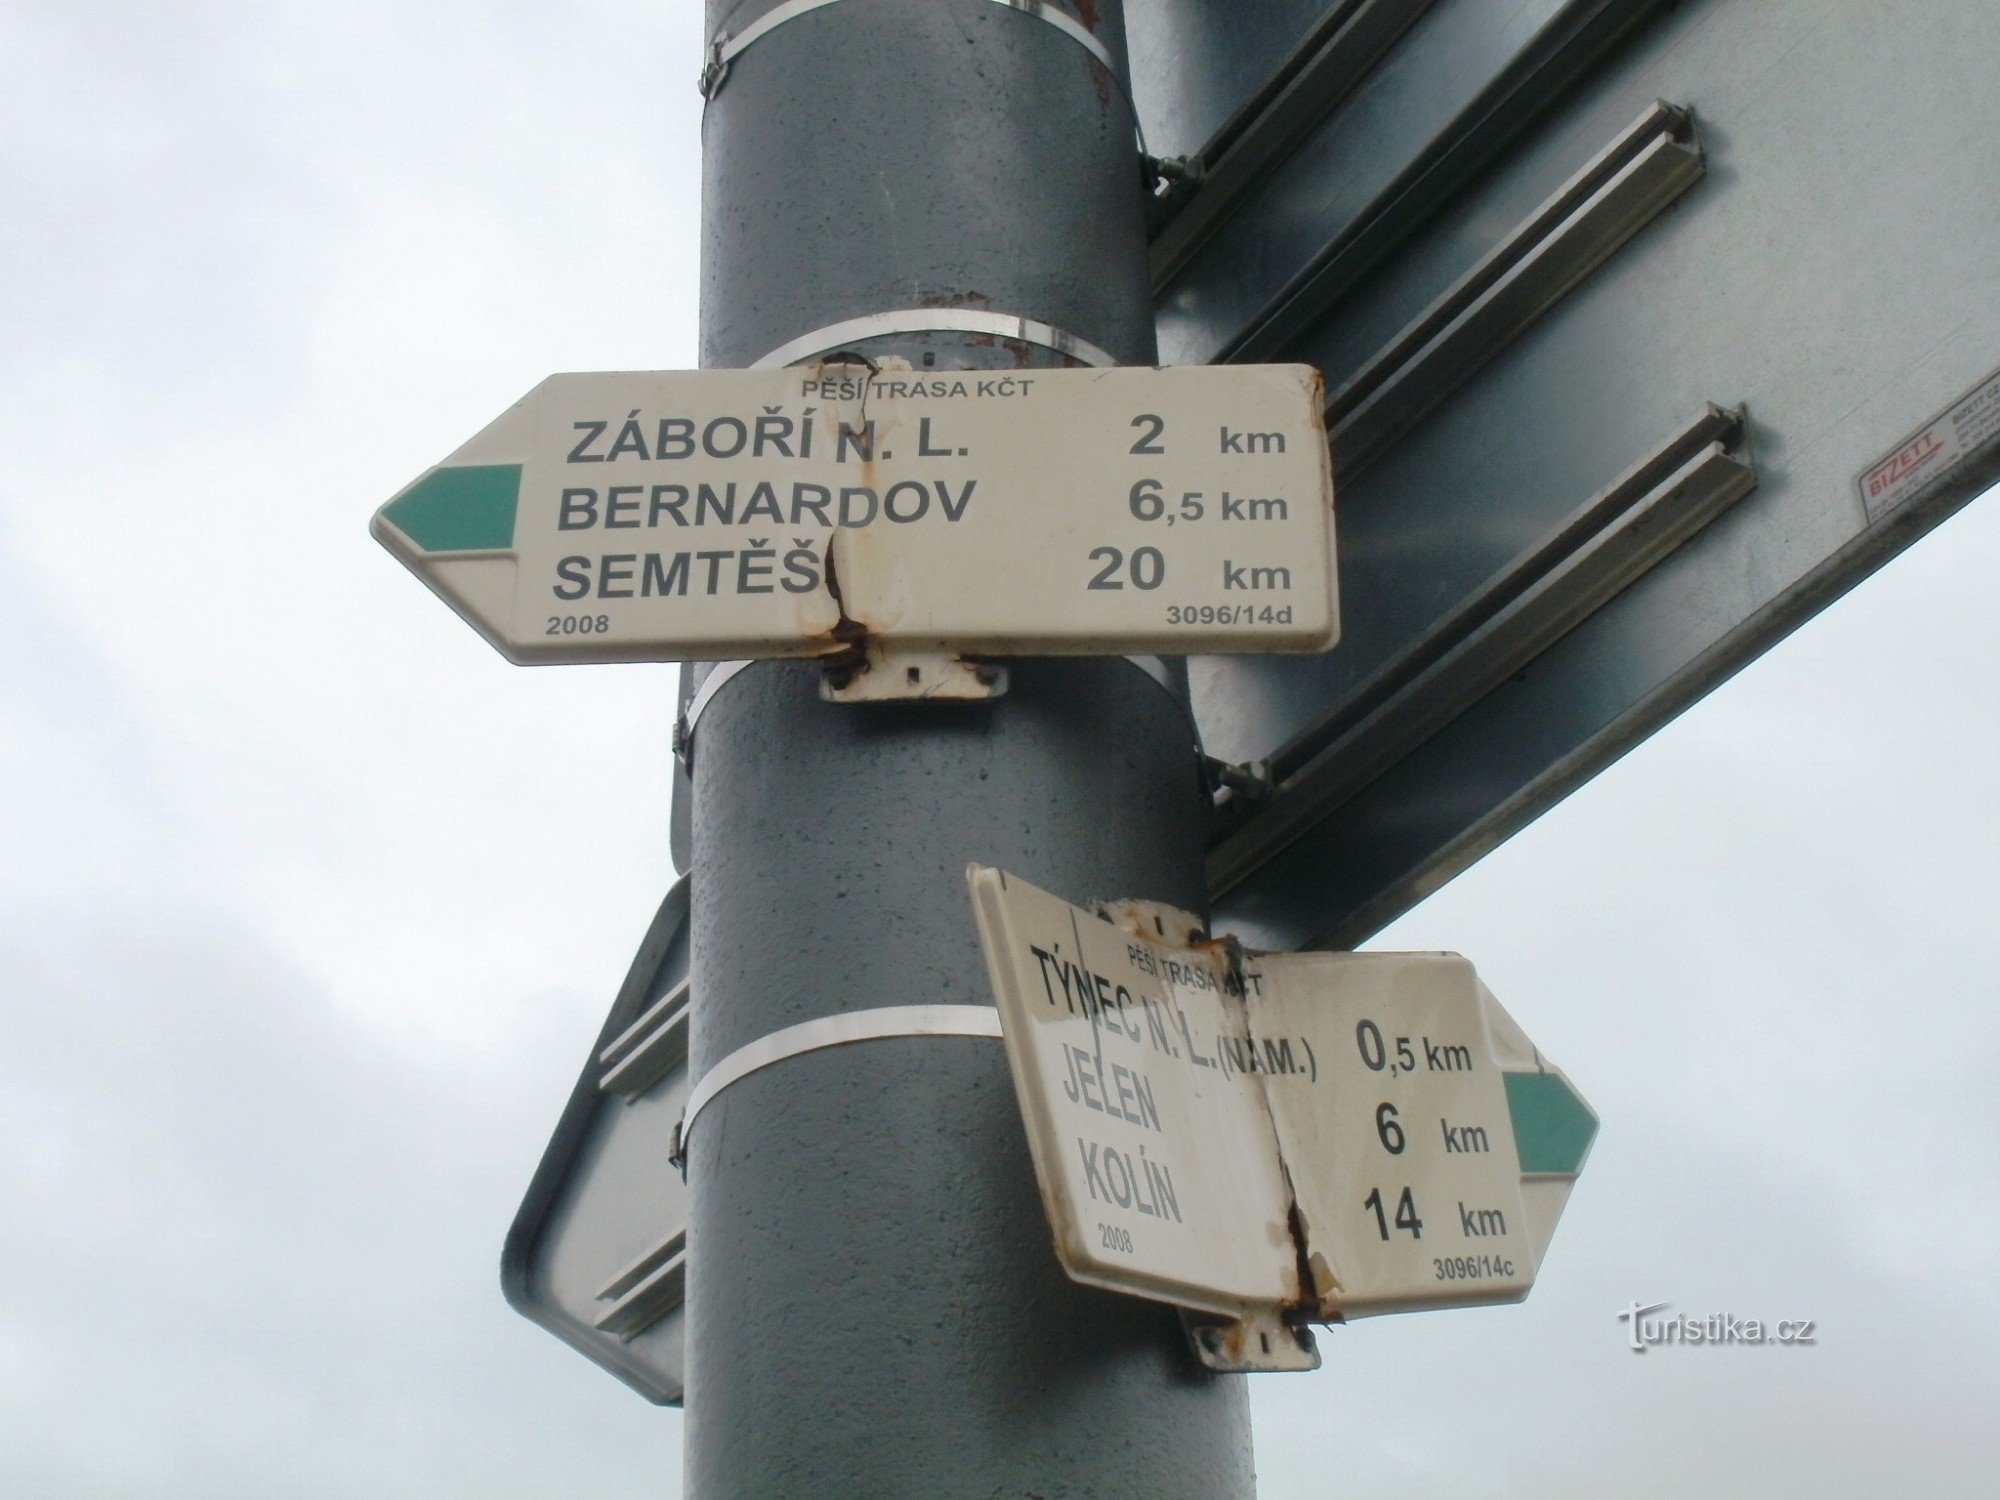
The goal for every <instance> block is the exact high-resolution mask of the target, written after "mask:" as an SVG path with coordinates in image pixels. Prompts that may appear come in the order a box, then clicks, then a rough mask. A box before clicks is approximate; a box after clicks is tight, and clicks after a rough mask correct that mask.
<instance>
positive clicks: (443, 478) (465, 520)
mask: <svg viewBox="0 0 2000 1500" xmlns="http://www.w3.org/2000/svg"><path fill="white" fill-rule="evenodd" d="M520 497H521V466H520V465H519V464H465V465H460V466H456V467H451V468H441V469H433V470H431V471H430V473H428V474H426V475H424V477H423V478H422V479H419V480H418V481H417V482H416V483H415V484H413V485H411V486H410V487H409V488H408V489H406V490H404V491H403V493H402V494H400V495H398V496H397V497H396V498H395V499H393V500H391V501H390V502H389V503H388V504H387V505H385V506H383V507H382V516H383V518H384V519H385V520H387V521H388V522H389V523H390V524H391V525H392V526H394V527H395V528H396V529H397V530H398V531H400V532H402V533H403V535H404V536H406V537H408V538H409V539H410V540H411V541H413V542H415V543H416V544H417V545H418V546H419V547H421V548H423V550H424V551H426V552H488V551H495V550H498V549H501V548H506V547H511V546H513V545H514V510H515V507H516V506H517V505H518V504H519V502H520Z"/></svg>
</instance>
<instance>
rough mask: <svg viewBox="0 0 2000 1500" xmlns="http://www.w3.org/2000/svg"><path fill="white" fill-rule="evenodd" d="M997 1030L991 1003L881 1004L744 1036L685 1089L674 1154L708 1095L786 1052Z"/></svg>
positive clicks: (679, 1153)
mask: <svg viewBox="0 0 2000 1500" xmlns="http://www.w3.org/2000/svg"><path fill="white" fill-rule="evenodd" d="M999 1035H1001V1031H1000V1012H999V1010H998V1008H996V1007H994V1006H991V1005H884V1006H880V1007H878V1008H876V1009H874V1010H851V1011H847V1012H844V1013H843V1014H841V1015H837V1016H821V1017H820V1018H819V1019H818V1020H815V1021H801V1022H799V1024H798V1025H796V1026H786V1027H782V1028H780V1029H779V1030H777V1031H774V1032H772V1033H771V1034H770V1035H769V1036H762V1037H759V1038H757V1040H756V1041H754V1042H746V1043H745V1044H744V1045H743V1046H741V1047H738V1048H737V1049H736V1050H735V1051H734V1052H732V1053H730V1054H729V1056H727V1057H725V1058H723V1060H722V1061H721V1062H719V1063H717V1064H716V1065H715V1066H714V1067H712V1068H710V1069H709V1070H708V1071H707V1072H706V1073H704V1074H702V1075H701V1081H700V1082H699V1083H697V1084H696V1085H695V1086H694V1090H693V1092H692V1093H690V1094H689V1095H688V1102H687V1110H686V1112H685V1113H683V1114H682V1116H681V1123H680V1125H679V1127H678V1128H677V1129H676V1130H675V1132H674V1156H675V1158H676V1159H684V1158H685V1156H686V1153H687V1143H688V1138H689V1137H690V1136H691V1135H693V1133H694V1122H695V1116H697V1115H699V1114H700V1113H701V1112H702V1110H703V1109H704V1108H705V1107H706V1106H707V1104H708V1102H709V1101H710V1100H711V1099H713V1098H714V1097H715V1096H716V1095H717V1094H719V1093H721V1092H722V1091H723V1090H724V1089H726V1088H728V1087H729V1085H730V1084H732V1083H735V1082H737V1081H738V1080H739V1079H743V1078H747V1077H749V1076H750V1075H751V1074H752V1073H755V1072H757V1071H758V1070H759V1069H762V1068H768V1067H770V1066H771V1064H772V1063H775V1062H783V1061H784V1060H785V1059H786V1058H788V1057H799V1056H801V1055H803V1054H805V1053H807V1052H817V1051H819V1050H821V1049H822V1048H825V1047H844V1046H846V1045H847V1044H848V1043H849V1042H873V1041H880V1040H882V1039H884V1038H887V1037H898V1036H991V1037H997V1036H999Z"/></svg>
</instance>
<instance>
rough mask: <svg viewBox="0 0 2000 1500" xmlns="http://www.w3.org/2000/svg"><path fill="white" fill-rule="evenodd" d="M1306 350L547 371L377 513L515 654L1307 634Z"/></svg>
mask: <svg viewBox="0 0 2000 1500" xmlns="http://www.w3.org/2000/svg"><path fill="white" fill-rule="evenodd" d="M1321 399H1322V398H1321V395H1320V390H1319V377H1318V376H1317V375H1316V374H1315V373H1314V372H1313V371H1312V370H1310V369H1309V368H1307V367H1306V366H1303V365H1269V366H1253V365H1230V366H1221V367H1214V368H1190V369H1167V370H1159V369H1107V370H1032V371H1022V372H1008V373H1006V374H1001V375H995V374H991V373H981V372H976V371H964V372H949V373H947V372H939V373H932V372H928V371H922V372H912V371H909V370H894V369H889V368H886V367H885V368H881V369H871V368H870V367H868V366H866V365H860V364H841V363H828V364H821V365H807V366H801V367H797V368H792V369H781V370H698V371H697V370H681V371H663V372H656V373H637V374H596V375H556V376H551V377H550V378H549V379H548V380H545V381H543V382H542V384H541V385H539V386H537V387H536V388H535V389H534V390H533V391H531V392H529V393H528V395H527V396H526V397H525V398H524V399H522V400H521V401H520V402H518V403H517V404H516V405H515V406H514V407H513V408H511V409H510V410H509V411H507V412H506V413H505V414H504V415H502V416H501V417H500V418H499V420H498V421H496V422H494V423H493V424H492V425H491V426H489V427H488V428H487V429H486V430H485V431H484V432H482V433H480V434H479V435H478V436H477V437H475V438H473V439H472V440H471V441H470V442H468V443H467V444H465V446H464V447H462V448H460V449H459V450H458V451H457V452H456V453H454V454H452V455H451V457H449V458H447V459H446V460H445V461H444V462H443V463H441V464H439V465H438V466H437V467H436V468H434V469H432V470H430V471H429V472H428V473H426V474H424V475H422V476H420V477H419V478H418V479H417V480H416V482H415V483H413V484H411V485H410V486H409V487H408V488H407V489H405V490H404V491H403V492H402V493H401V494H399V495H397V496H396V497H395V498H394V499H393V500H391V501H390V502H389V503H388V504H387V505H385V506H383V507H382V509H381V510H379V511H378V512H376V515H375V520H374V525H373V528H372V529H373V531H374V534H375V536H376V537H377V539H379V540H380V541H381V542H382V543H383V545H384V546H386V547H388V548H389V550H390V551H392V552H394V553H395V554H396V556H397V557H399V558H401V559H402V561H403V562H404V563H405V564H406V565H408V567H409V568H410V569H411V571H413V572H414V573H416V574H417V576H418V577H420V578H421V579H423V580H424V582H425V583H427V584H429V585H430V586H431V588H433V589H434V590H436V591H437V593H438V594H439V595H441V596H442V597H443V598H444V599H445V601H446V602H447V603H449V604H450V605H451V606H452V608H453V609H455V610H457V611H458V612H459V614H461V615H462V616H464V617H465V619H466V620H467V621H468V622H469V623H470V624H471V625H472V626H473V628H474V629H476V630H478V631H479V633H480V634H481V635H483V636H485V637H486V639H487V640H489V641H491V642H492V643H493V644H494V645H495V646H496V647H498V648H499V650H500V651H501V653H502V654H503V655H505V656H506V657H507V658H508V659H509V660H512V661H517V662H552V661H675V660H714V659H719V658H725V657H731V658H738V657H774V656H794V657H809V656H824V655H832V654H836V653H841V652H848V651H852V650H853V649H854V648H855V647H857V646H859V645H863V644H866V643H868V642H885V643H886V642H895V643H900V644H903V645H905V646H909V647H912V648H917V649H938V650H961V651H968V652H983V653H987V654H1010V653H1016V654H1046V653H1111V652H1124V651H1148V652H1155V651H1157V652H1173V653H1185V652H1229V651H1323V650H1325V649H1326V648H1327V647H1329V646H1331V645H1332V644H1333V641H1334V637H1335V633H1336V624H1335V621H1336V608H1335V593H1334V589H1335V585H1334V569H1333V511H1332V502H1333V488H1332V479H1331V477H1330V471H1329V468H1328V461H1327V450H1326V435H1325V429H1324V426H1323V424H1322V421H1321V415H1320V413H1321Z"/></svg>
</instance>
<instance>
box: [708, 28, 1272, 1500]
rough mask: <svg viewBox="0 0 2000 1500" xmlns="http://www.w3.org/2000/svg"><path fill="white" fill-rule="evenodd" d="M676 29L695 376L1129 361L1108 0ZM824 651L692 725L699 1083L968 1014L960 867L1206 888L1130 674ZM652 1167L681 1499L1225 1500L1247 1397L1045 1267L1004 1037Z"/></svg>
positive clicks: (717, 699) (806, 1071) (788, 1067)
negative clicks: (676, 1326)
mask: <svg viewBox="0 0 2000 1500" xmlns="http://www.w3.org/2000/svg"><path fill="white" fill-rule="evenodd" d="M708 14H709V22H710V26H711V30H712V34H714V35H715V36H716V37H717V38H718V39H719V40H718V45H717V47H716V48H715V49H714V50H713V51H712V53H711V58H710V67H709V71H708V74H707V75H706V87H707V90H708V93H709V104H708V111H707V119H706V125H705V146H704V150H705V181H704V188H703V214H704V225H705V238H704V264H703V304H702V311H703V351H702V353H703V363H704V364H705V365H707V366H710V367H730V366H744V365H750V364H753V363H756V362H758V361H760V360H765V359H766V358H767V357H769V356H773V355H776V356H779V358H778V359H777V360H776V362H779V363H791V362H796V361H799V360H804V359H808V358H811V357H813V356H814V355H816V354H824V353H826V352H829V350H834V349H852V350H854V351H855V352H856V353H859V354H861V355H865V356H867V357H869V358H871V359H874V360H877V361H878V362H879V361H880V360H882V359H884V358H896V357H900V358H903V359H907V360H908V361H909V362H910V364H911V366H912V368H913V370H914V371H915V372H917V373H918V374H924V373H926V372H931V373H938V372H955V371H985V372H990V373H991V374H992V375H993V376H995V377H1002V376H1004V377H1006V378H1012V379H1015V380H1020V381H1028V380H1032V379H1034V378H1035V372H1036V371H1037V370H1038V369H1043V370H1045V369H1048V368H1051V367H1054V366H1060V365H1064V364H1068V363H1073V362H1076V355H1075V353H1065V352H1063V351H1065V350H1068V351H1080V352H1081V357H1082V358H1083V359H1084V360H1086V361H1087V360H1089V359H1090V358H1092V357H1094V356H1096V355H1098V354H1099V353H1100V352H1102V353H1104V354H1108V356H1109V357H1110V358H1112V359H1114V360H1116V361H1117V362H1119V363H1147V362H1150V361H1151V359H1152V358H1153V352H1154V346H1153V335H1152V316H1151V310H1150V307H1149V304H1148V301H1147V288H1146V276H1145V246H1144V231H1143V225H1142V214H1143V199H1142V190H1141V185H1140V177H1139V168H1138V161H1137V157H1136V153H1135V147H1134V140H1133V132H1134V124H1133V117H1132V112H1131V106H1130V104H1129V102H1128V100H1127V97H1126V95H1125V92H1124V86H1123V81H1122V79H1123V71H1124V55H1123V48H1124V37H1123V24H1122V16H1121V11H1120V7H1119V5H1118V4H1117V0H1101V3H1098V4H1092V5H1085V4H1078V5H1076V6H1074V7H1073V8H1065V7H1064V6H1061V5H1055V4H1051V5H1046V6H1021V5H1012V4H997V3H993V0H930V3H922V4H886V3H874V0H855V3H846V4H820V5H817V6H799V5H796V4H788V5H776V6H767V5H762V4H759V3H757V0H752V3H750V4H747V5H746V4H742V3H740V0H709V6H708ZM765 21H769V22H771V23H772V24H770V25H769V26H768V28H767V29H763V30H761V31H760V30H759V29H758V28H759V26H760V23H762V22H765ZM1107 59H1108V60H1109V66H1107V61H1106V60H1107ZM879 314H899V315H902V316H899V317H897V318H894V319H877V318H876V315H879ZM996 314H999V315H1003V316H1005V317H1007V318H1010V319H1019V320H1025V321H1024V322H1022V323H1019V324H1017V325H1014V326H1013V328H1012V329H1011V332H1012V333H1013V334H1014V335H1016V336H1011V337H1010V336H1006V335H1005V333H1004V332H1003V333H1000V334H996V332H995V331H994V329H995V327H996V325H997V319H995V316H994V315H996ZM856 320H860V321H859V322H857V321H856ZM870 320H874V321H870ZM911 330H915V331H911ZM816 331H824V332H823V334H822V335H821V336H817V337H816V336H815V335H816ZM939 407H940V414H941V415H942V413H943V411H944V410H945V409H946V408H947V407H948V400H946V399H940V402H939ZM790 415H792V416H795V417H796V416H797V415H798V413H796V412H793V413H790ZM940 430H942V423H940ZM774 540H775V539H774ZM1037 541H1038V539H1037V538H1036V537H1034V536H1029V535H1023V536H1022V537H1021V538H1020V542H1019V544H1020V546H1021V547H1023V548H1033V547H1034V546H1036V545H1037ZM788 544H789V543H787V545H788ZM860 624H861V625H862V626H863V627H864V628H865V626H866V624H867V622H866V621H862V622H860ZM823 675H824V674H823V672H822V669H821V668H820V667H818V666H815V665H811V664H805V663H789V662H765V663H760V664H758V665H757V666H755V667H753V668H751V669H749V670H746V671H744V672H741V673H740V674H738V675H736V676H735V677H734V678H732V679H731V680H730V681H729V683H728V685H727V687H726V688H725V689H723V690H721V691H718V692H717V693H715V694H714V695H713V697H712V699H710V700H709V701H708V702H707V703H706V704H705V705H704V707H703V711H702V714H701V716H700V718H699V721H698V725H697V727H696V729H695V732H694V734H693V737H692V747H691V754H692V762H693V775H694V788H695V795H694V816H693V834H694V837H693V862H692V863H693V873H694V884H693V890H694V906H693V986H692V993H693V995H694V997H695V998H694V1003H693V1033H692V1043H691V1046H692V1056H691V1071H692V1074H693V1076H694V1077H695V1078H697V1079H699V1078H701V1077H702V1076H703V1075H704V1074H705V1073H707V1072H708V1071H709V1070H710V1069H712V1068H714V1067H715V1066H716V1065H717V1064H718V1063H720V1062H722V1061H724V1060H725V1059H727V1058H729V1057H731V1055H732V1054H735V1053H737V1052H738V1049H741V1048H743V1047H745V1046H746V1045H749V1044H752V1043H756V1042H758V1041H760V1040H762V1039H764V1038H766V1037H769V1036H771V1035H772V1034H773V1033H777V1032H780V1031H782V1030H783V1029H784V1028H787V1027H790V1026H794V1025H797V1024H799V1023H801V1022H807V1021H811V1020H814V1019H816V1018H822V1017H832V1016H838V1015H841V1014H843V1013H847V1012H854V1011H862V1010H876V1009H879V1008H883V1007H915V1006H937V1005H950V1004H976V1005H982V1006H983V1005H987V1004H990V1001H991V997H990V993H989V987H988V983H987V979H986V975H985V971H984V968H983V964H982V959H981V954H980V947H979V941H978V936H977V933H976V931H975V928H974V924H973V920H972V914H971V912H970V910H969V908H968V903H967V900H966V888H965V878H964V873H963V872H964V867H965V865H966V863H967V862H968V861H969V860H978V861H981V862H984V863H989V864H995V865H999V866H1002V867H1005V868H1009V869H1014V870H1018V871H1020V872H1021V873H1022V875H1023V876H1024V877H1026V878H1031V879H1033V880H1034V881H1035V882H1037V883H1038V884H1039V885H1041V886H1043V887H1045V888H1046V889H1048V890H1050V891H1052V892H1055V893H1058V894H1060V895H1063V896H1066V897H1068V898H1070V899H1072V900H1078V901H1082V900H1087V899H1090V898H1092V897H1111V896H1135V897H1145V898H1150V899H1154V900H1158V901H1164V902H1168V903H1172V904H1174V905H1177V906H1180V907H1185V908H1191V909H1197V910H1199V909H1201V908H1202V907H1203V906H1204V904H1205V899H1204V887H1203V868H1202V821H1201V814H1202V811H1203V809H1202V805H1201V801H1200V797H1199V791H1198V786H1197V776H1196V768H1195V760H1194V754H1193V744H1192V741H1193V735H1192V729H1191V725H1190V722H1189V718H1188V715H1187V710H1186V707H1185V704H1184V700H1182V699H1181V698H1179V697H1177V696H1176V694H1175V693H1173V692H1172V691H1170V690H1169V689H1168V688H1166V687H1163V685H1162V682H1161V680H1160V679H1159V676H1158V675H1156V674H1154V673H1150V672H1149V671H1147V670H1146V669H1145V668H1143V667H1142V666H1140V665H1137V664H1134V663H1133V662H1130V661H1127V660H1124V659H1120V658H1108V659H1085V660H1068V661H1048V660H1041V661H1022V662H1016V663H1013V664H1012V667H1011V674H1010V682H1009V687H1008V691H1007V692H1006V693H1005V694H1004V696H1001V697H999V698H997V699H994V700H991V701H988V702H957V703H938V704H929V703H921V702H903V703H885V704H860V705H852V704H833V703H826V702H823V701H822V700H821V696H820V690H821V679H822V677H823ZM686 1167H687V1181H688V1187H689V1192H690V1207H689V1236H688V1245H689V1257H688V1262H689V1272H688V1287H687V1309H688V1319H689V1344H688V1356H689V1372H688V1390H687V1426H686V1465H687V1483H688V1493H689V1494H690V1495H693V1496H698V1497H700V1500H724V1497H728V1496H749V1495H755V1496H769V1495H814V1496H828V1497H832V1496H854V1497H869V1500H878V1497H886V1496H896V1495H924V1496H951V1495H967V1496H971V1495H978V1496H992V1495H1030V1494H1039V1495H1046V1496H1051V1497H1053V1496H1059V1495H1074V1496H1082V1495H1113V1494H1116V1495H1146V1496H1149V1497H1160V1500H1170V1497H1175V1496H1186V1497H1190V1500H1192V1497H1196V1496H1199V1497H1201V1500H1227V1497H1235V1496H1248V1495H1249V1494H1250V1493H1251V1491H1252V1478H1251V1462H1250V1432H1249V1416H1248V1403H1247V1395H1246V1392H1245V1389H1244V1384H1243V1382H1242V1381H1241V1380H1239V1379H1233V1378H1230V1377H1221V1376H1215V1375H1212V1374H1210V1373H1208V1372H1206V1371H1204V1370H1203V1369H1201V1368H1200V1367H1199V1366H1198V1365H1197V1364H1196V1363H1195V1361H1194V1360H1193V1358H1192V1357H1191V1355H1190V1353H1189V1351H1188V1347H1187V1342H1186V1339H1185V1336H1184V1334H1183V1333H1182V1330H1181V1328H1180V1326H1179V1322H1178V1319H1177V1315H1176V1314H1175V1312H1174V1311H1173V1310H1172V1309H1171V1308H1169V1307H1167V1306H1165V1305H1162V1304H1159V1303H1151V1302H1145V1301H1141V1300H1139V1299H1136V1298H1131V1297H1122V1296H1118V1295H1114V1294H1111V1293H1105V1292H1100V1291H1094V1290H1090V1289H1087V1288H1084V1287H1081V1286H1078V1285H1075V1284H1073V1283H1072V1282H1071V1281H1069V1280H1068V1279H1067V1278H1066V1277H1065V1276H1064V1274H1063V1271H1062V1269H1061V1267H1060V1266H1059V1265H1058V1263H1057V1261H1056V1259H1055V1257H1054V1256H1053V1255H1052V1254H1051V1252H1050V1245H1049V1235H1048V1228H1047V1225H1046V1221H1045V1219H1044V1216H1043V1213H1042V1209H1041V1205H1040V1204H1039V1203H1038V1201H1037V1198H1036V1189H1035V1181H1034V1177H1033V1174H1032V1170H1031V1166H1030V1161H1029V1155H1028V1148H1027V1143H1026V1141H1025V1140H1024V1139H1023V1135H1022V1130H1021V1125H1020V1115H1019V1110H1018V1107H1017V1105H1016V1102H1015V1097H1014V1090H1013V1086H1012V1084H1011V1082H1010V1081H1009V1076H1008V1069H1007V1060H1006V1056H1005V1054H1004V1051H1003V1049H1002V1047H1001V1044H1000V1042H999V1041H998V1040H995V1039H993V1038H992V1037H991V1036H964V1035H908V1036H894V1037H890V1038H887V1039H877V1040H872V1041H867V1042H864V1043H860V1044H856V1045H849V1046H840V1047H833V1048H828V1049H824V1050H816V1051H809V1052H804V1053H800V1054H798V1055H794V1056H790V1057H787V1058H786V1059H784V1060H783V1061H780V1062H777V1063H774V1064H773V1065H771V1066H768V1067H764V1068H762V1069H761V1070H759V1071H756V1072H753V1073H750V1074H748V1075H747V1076H744V1077H742V1078H741V1079H740V1080H739V1081H737V1082H735V1083H733V1084H732V1085H730V1086H729V1087H727V1088H726V1089H723V1090H722V1091H721V1092H719V1093H717V1094H716V1095H715V1096H714V1097H713V1098H712V1099H710V1100H709V1101H707V1102H706V1104H705V1107H704V1108H703V1110H702V1113H701V1116H700V1120H699V1123H698V1126H697V1127H695V1128H693V1129H691V1131H690V1135H689V1139H688V1142H687V1162H686Z"/></svg>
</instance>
